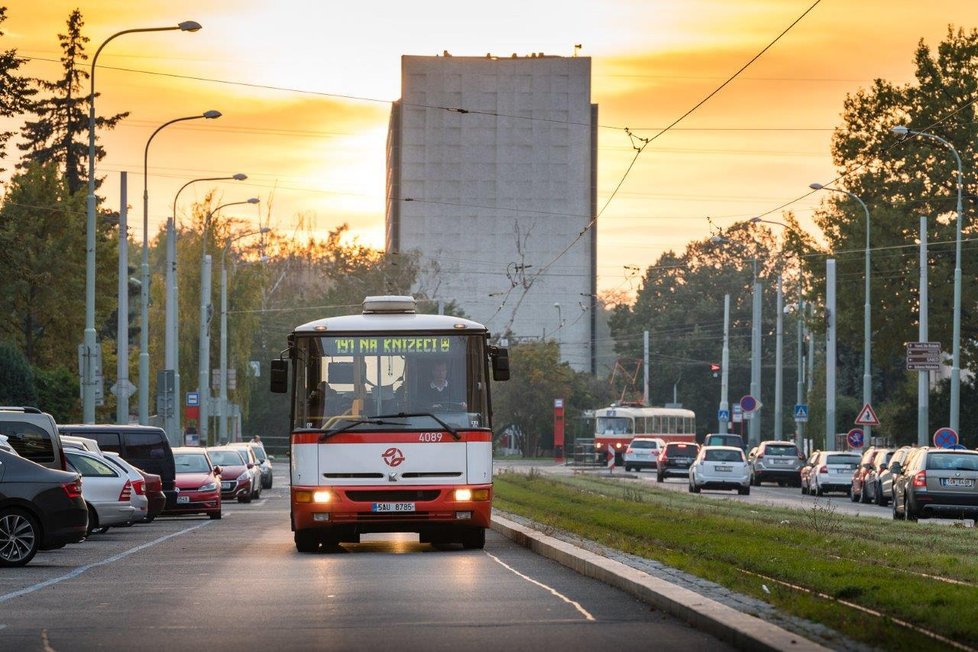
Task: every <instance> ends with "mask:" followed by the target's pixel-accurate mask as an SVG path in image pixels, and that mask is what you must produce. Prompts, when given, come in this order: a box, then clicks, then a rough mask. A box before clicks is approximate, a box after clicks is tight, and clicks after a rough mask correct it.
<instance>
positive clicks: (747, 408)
mask: <svg viewBox="0 0 978 652" xmlns="http://www.w3.org/2000/svg"><path fill="white" fill-rule="evenodd" d="M740 407H741V408H742V409H743V410H744V412H746V413H748V414H749V413H751V412H753V411H754V410H757V409H758V408H760V407H761V402H760V401H758V400H757V399H756V398H754V397H753V396H751V395H750V394H747V395H745V396H743V397H741V399H740Z"/></svg>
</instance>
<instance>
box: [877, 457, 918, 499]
mask: <svg viewBox="0 0 978 652" xmlns="http://www.w3.org/2000/svg"><path fill="white" fill-rule="evenodd" d="M914 450H916V449H915V448H913V447H912V446H904V447H902V448H898V449H897V450H896V452H895V453H893V457H891V458H890V461H889V462H888V463H887V465H886V468H885V469H880V471H879V473H877V474H876V494H875V498H876V504H877V505H879V506H880V507H886V506H887V505H889V504H890V501H891V500H893V481H894V480H895V479H896V478H897V476H898V475H899V473H894V472H893V469H894V468H898V469H899V468H901V465H902V464H903V463H904V462H905V461H906V460H907V457H908V456H909V455H910V453H911V451H914ZM894 463H896V465H897V466H896V467H894Z"/></svg>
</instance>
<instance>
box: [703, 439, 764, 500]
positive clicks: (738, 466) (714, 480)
mask: <svg viewBox="0 0 978 652" xmlns="http://www.w3.org/2000/svg"><path fill="white" fill-rule="evenodd" d="M703 489H736V490H737V493H739V494H740V495H742V496H746V495H747V494H749V493H750V467H749V466H748V465H747V458H746V457H745V456H744V451H743V450H741V449H740V448H739V447H737V446H703V447H702V448H701V449H700V452H699V454H698V455H697V456H696V459H695V460H694V461H693V464H692V465H691V466H690V467H689V491H690V493H694V494H698V493H699V492H700V491H701V490H703Z"/></svg>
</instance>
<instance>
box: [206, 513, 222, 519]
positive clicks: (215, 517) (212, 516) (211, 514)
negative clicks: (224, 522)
mask: <svg viewBox="0 0 978 652" xmlns="http://www.w3.org/2000/svg"><path fill="white" fill-rule="evenodd" d="M208 516H210V517H211V520H212V521H219V520H221V513H220V512H210V513H209V514H208Z"/></svg>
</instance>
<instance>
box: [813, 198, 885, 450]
mask: <svg viewBox="0 0 978 652" xmlns="http://www.w3.org/2000/svg"><path fill="white" fill-rule="evenodd" d="M808 187H809V188H811V189H812V190H831V191H832V192H839V193H842V194H843V195H848V196H849V197H851V198H853V199H855V200H856V201H857V202H859V205H860V206H862V207H863V212H864V213H866V271H865V276H866V302H865V303H864V304H863V406H864V407H865V406H867V405H870V404H871V403H872V397H873V376H872V371H871V369H870V360H871V354H872V346H873V344H872V334H871V331H870V323H869V279H870V268H869V251H870V250H869V209H868V208H866V202H864V201H863V200H862V199H860V198H859V197H858V196H857V195H854V194H853V193H851V192H849V191H848V190H842V189H841V188H828V187H826V186H823V185H822V184H820V183H812V184H809V185H808ZM860 416H862V412H861V411H860ZM871 431H872V429H871V427H870V426H866V425H864V426H863V440H864V441H865V442H866V445H867V446H868V445H869V442H870V437H871V434H872V432H871Z"/></svg>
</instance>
